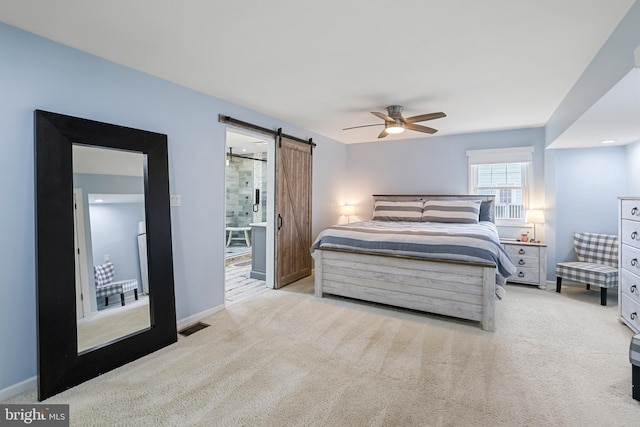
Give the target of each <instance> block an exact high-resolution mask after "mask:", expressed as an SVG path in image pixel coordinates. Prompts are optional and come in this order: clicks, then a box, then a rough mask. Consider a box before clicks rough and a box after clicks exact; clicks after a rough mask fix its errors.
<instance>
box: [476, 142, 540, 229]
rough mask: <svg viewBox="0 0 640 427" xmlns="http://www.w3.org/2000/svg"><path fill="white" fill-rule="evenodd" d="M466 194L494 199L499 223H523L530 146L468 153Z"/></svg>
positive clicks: (529, 175) (528, 176)
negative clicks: (482, 195) (481, 195)
mask: <svg viewBox="0 0 640 427" xmlns="http://www.w3.org/2000/svg"><path fill="white" fill-rule="evenodd" d="M467 157H468V160H469V193H470V194H486V195H494V196H495V197H496V199H495V200H496V203H495V209H496V212H495V217H496V220H497V222H498V223H502V224H505V223H509V222H516V223H522V222H524V216H525V211H526V209H527V206H528V204H529V193H530V191H531V181H532V180H531V163H532V161H533V147H517V148H504V149H491V150H469V151H467Z"/></svg>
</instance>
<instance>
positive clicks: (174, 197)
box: [169, 194, 182, 206]
mask: <svg viewBox="0 0 640 427" xmlns="http://www.w3.org/2000/svg"><path fill="white" fill-rule="evenodd" d="M169 204H170V205H171V206H180V205H181V204H182V199H181V198H180V196H179V195H177V194H172V195H171V199H170V202H169Z"/></svg>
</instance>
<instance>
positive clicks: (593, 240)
mask: <svg viewBox="0 0 640 427" xmlns="http://www.w3.org/2000/svg"><path fill="white" fill-rule="evenodd" d="M573 247H574V249H575V251H576V256H577V258H578V261H575V262H560V263H558V264H556V292H560V287H561V284H562V279H563V278H564V279H567V280H573V281H575V282H579V283H585V284H586V285H587V289H591V285H596V286H599V287H600V305H607V289H609V288H611V287H615V286H618V236H611V235H608V234H596V233H575V234H574V235H573Z"/></svg>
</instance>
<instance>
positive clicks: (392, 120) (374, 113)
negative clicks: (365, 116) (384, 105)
mask: <svg viewBox="0 0 640 427" xmlns="http://www.w3.org/2000/svg"><path fill="white" fill-rule="evenodd" d="M371 114H373V115H374V116H376V117H379V118H381V119H382V120H384V121H385V122H395V119H392V118H391V117H389V116H387V115H386V114H385V113H378V112H377V111H372V112H371Z"/></svg>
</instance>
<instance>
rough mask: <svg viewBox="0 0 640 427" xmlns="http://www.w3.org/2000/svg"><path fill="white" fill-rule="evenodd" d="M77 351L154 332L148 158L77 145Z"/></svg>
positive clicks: (74, 179) (75, 200)
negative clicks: (147, 205) (149, 274)
mask: <svg viewBox="0 0 640 427" xmlns="http://www.w3.org/2000/svg"><path fill="white" fill-rule="evenodd" d="M72 156H73V187H74V190H73V195H74V207H75V209H74V226H75V227H74V230H75V235H74V241H75V247H76V248H75V261H76V262H75V275H76V313H77V336H78V352H79V353H82V352H84V351H87V350H90V349H92V348H95V347H99V346H101V345H103V344H106V343H108V342H111V341H114V340H117V339H119V338H122V337H125V336H127V335H130V334H132V333H135V332H138V331H141V330H145V329H147V328H149V327H150V312H149V285H148V277H147V248H146V226H145V203H144V162H145V158H144V154H142V153H138V152H131V151H123V150H115V149H106V148H97V147H90V146H86V145H82V144H73V151H72Z"/></svg>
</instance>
